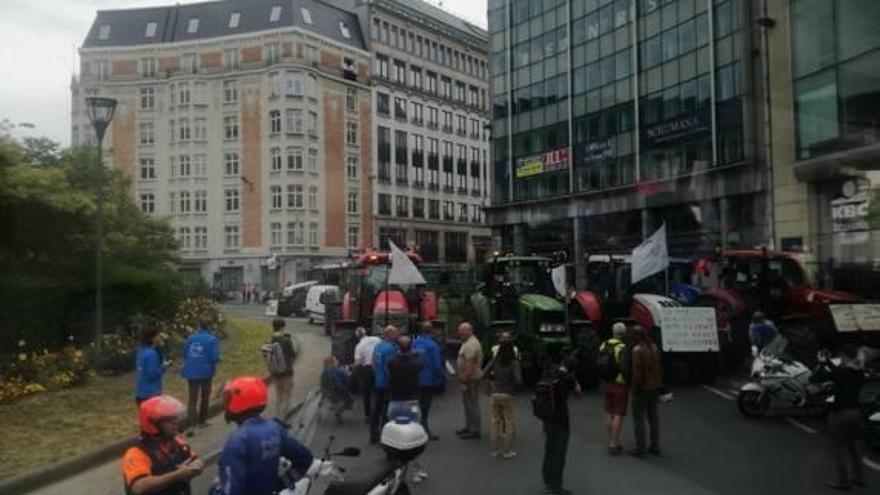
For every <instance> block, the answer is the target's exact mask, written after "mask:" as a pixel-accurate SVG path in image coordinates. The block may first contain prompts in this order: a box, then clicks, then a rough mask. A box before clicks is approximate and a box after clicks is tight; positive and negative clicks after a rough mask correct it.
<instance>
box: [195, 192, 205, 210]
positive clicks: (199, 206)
mask: <svg viewBox="0 0 880 495" xmlns="http://www.w3.org/2000/svg"><path fill="white" fill-rule="evenodd" d="M194 197H195V201H194V202H193V206H194V208H193V209H194V210H195V212H196V213H207V211H208V191H204V190H203V191H196V193H195V196H194Z"/></svg>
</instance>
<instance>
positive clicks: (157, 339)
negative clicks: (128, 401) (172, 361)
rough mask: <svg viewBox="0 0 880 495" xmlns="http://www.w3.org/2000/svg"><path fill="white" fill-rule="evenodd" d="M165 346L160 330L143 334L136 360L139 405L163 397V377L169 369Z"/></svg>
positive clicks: (148, 330) (152, 329)
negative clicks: (164, 354) (163, 351)
mask: <svg viewBox="0 0 880 495" xmlns="http://www.w3.org/2000/svg"><path fill="white" fill-rule="evenodd" d="M164 346H165V341H164V340H163V339H162V333H161V332H160V331H159V328H157V327H150V328H147V329H145V330H144V331H143V332H141V345H140V347H138V350H137V357H136V358H135V369H136V371H137V382H136V384H135V391H134V400H135V402H137V404H138V405H140V403H141V402H143V401H145V400H147V399H149V398H150V397H156V396H157V395H162V375H163V374H164V373H165V368H167V364H166V363H165V359H164V357H163V355H162V347H164Z"/></svg>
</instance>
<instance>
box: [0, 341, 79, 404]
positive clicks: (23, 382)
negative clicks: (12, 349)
mask: <svg viewBox="0 0 880 495" xmlns="http://www.w3.org/2000/svg"><path fill="white" fill-rule="evenodd" d="M18 347H19V353H18V354H16V355H14V356H13V357H12V359H9V360H8V361H7V362H4V363H0V377H3V378H0V402H3V401H7V400H10V399H14V398H17V397H22V396H26V395H31V394H37V393H42V392H46V391H48V390H57V389H62V388H68V387H72V386H74V385H81V384H83V383H86V382H87V381H88V380H89V378H91V377H92V375H93V372H92V370H91V367H90V366H89V362H88V359H87V356H86V352H85V351H83V349H81V348H78V347H76V346H74V345H68V346H65V347H64V348H62V349H61V350H59V351H55V352H49V351H48V350H46V349H43V350H42V351H41V352H38V351H28V350H27V343H26V342H25V341H23V340H22V341H19V345H18Z"/></svg>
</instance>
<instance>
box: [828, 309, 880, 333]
mask: <svg viewBox="0 0 880 495" xmlns="http://www.w3.org/2000/svg"><path fill="white" fill-rule="evenodd" d="M829 309H831V317H832V318H834V326H836V327H837V331H838V332H857V331H859V330H861V331H865V332H872V331H873V332H876V331H880V304H831V305H829Z"/></svg>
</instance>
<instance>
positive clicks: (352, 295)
mask: <svg viewBox="0 0 880 495" xmlns="http://www.w3.org/2000/svg"><path fill="white" fill-rule="evenodd" d="M407 256H408V257H409V259H410V260H411V261H412V262H413V263H415V264H416V265H419V264H420V263H421V262H422V258H421V256H419V255H418V254H417V253H414V252H407ZM390 269H391V255H390V253H388V252H383V251H367V252H365V253H363V254H360V255H359V256H358V257H357V258H355V259H354V260H352V261H350V262H349V263H348V269H347V272H346V276H345V277H344V281H343V283H342V286H341V292H342V301H341V303H342V304H341V308H340V314H339V316H338V319H337V321H336V324H335V325H334V328H348V329H353V328H356V327H358V326H363V327H366V328H368V329H372V332H373V334H374V335H377V334H379V333H380V331H381V328H382V327H384V326H385V325H395V326H396V327H398V328H399V329H400V330H401V331H402V332H408V331H414V330H416V325H417V324H418V323H419V322H422V321H436V320H437V316H438V300H437V295H436V293H434V292H432V291H428V290H426V289H425V287H424V286H415V285H412V286H398V285H389V284H388V273H389V270H390Z"/></svg>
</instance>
